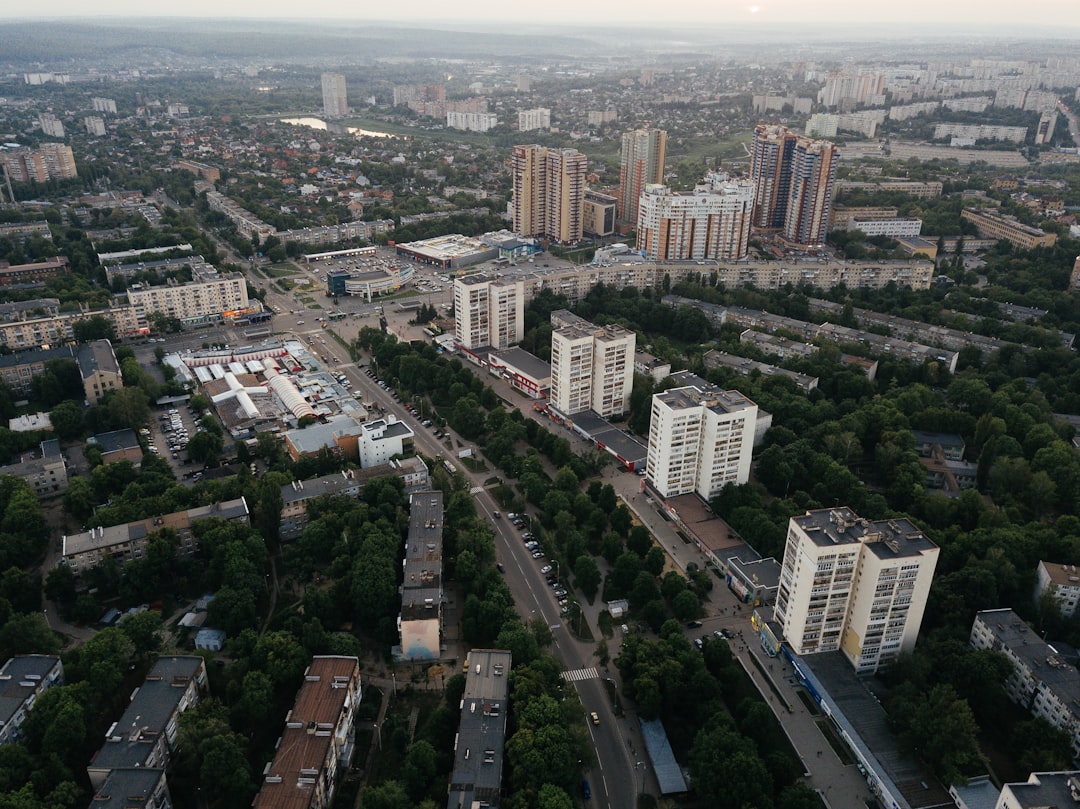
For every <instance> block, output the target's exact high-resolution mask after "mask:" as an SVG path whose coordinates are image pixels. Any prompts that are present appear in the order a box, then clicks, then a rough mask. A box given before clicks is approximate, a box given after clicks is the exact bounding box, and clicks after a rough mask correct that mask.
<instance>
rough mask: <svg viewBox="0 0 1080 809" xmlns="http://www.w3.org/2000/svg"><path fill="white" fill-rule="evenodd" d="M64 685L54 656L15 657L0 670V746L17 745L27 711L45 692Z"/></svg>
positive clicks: (59, 666) (60, 669) (58, 661)
mask: <svg viewBox="0 0 1080 809" xmlns="http://www.w3.org/2000/svg"><path fill="white" fill-rule="evenodd" d="M63 681H64V666H63V664H62V663H61V662H60V658H59V657H55V656H53V655H36V654H31V655H15V656H14V657H11V658H9V659H8V660H7V661H5V663H4V665H3V666H0V744H8V743H9V742H17V741H19V739H20V738H21V735H22V731H21V729H22V724H23V722H24V721H26V717H27V715H28V714H29V713H30V709H31V708H33V707H34V703H35V702H37V699H38V697H40V696H41V695H42V694H43V693H45V691H47V690H48V689H50V688H52V687H53V686H54V685H60V684H61V683H63Z"/></svg>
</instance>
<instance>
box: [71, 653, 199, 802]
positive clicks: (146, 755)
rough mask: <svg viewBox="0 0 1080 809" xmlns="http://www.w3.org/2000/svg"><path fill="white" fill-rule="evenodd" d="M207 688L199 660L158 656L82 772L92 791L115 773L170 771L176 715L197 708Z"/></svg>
mask: <svg viewBox="0 0 1080 809" xmlns="http://www.w3.org/2000/svg"><path fill="white" fill-rule="evenodd" d="M207 689H208V685H207V680H206V661H205V660H203V658H201V657H195V656H190V657H188V656H176V657H159V658H158V660H157V662H156V663H154V665H153V667H152V668H151V669H150V673H149V674H147V675H146V679H145V680H144V681H143V684H142V685H141V686H140V687H139V688H138V689H137V690H136V691H135V693H134V694H132V695H131V702H129V703H128V706H127V708H126V709H125V710H124V713H123V715H121V717H120V719H119V720H117V721H116V722H114V723H113V724H112V726H111V727H110V728H109V729H108V730H107V731H106V732H105V744H104V745H103V746H102V747H101V749H100V750H98V751H97V753H96V754H95V755H94V758H93V759H92V760H91V761H90V765H89V766H88V767H87V768H86V774H87V775H88V776H90V784H91V786H93V787H94V789H95V790H100V789H101V788H102V786H103V785H104V784H105V781H106V779H107V778H108V777H109V775H110V773H112V772H113V771H114V770H124V769H133V768H140V769H142V768H154V769H162V770H164V769H168V766H169V757H170V755H171V753H172V752H173V750H175V749H176V739H177V736H179V734H180V714H182V713H183V712H184V711H186V710H187V709H188V708H191V707H193V706H195V705H196V704H197V703H198V702H199V699H200V698H201V697H202V696H203V694H205V693H206V691H207Z"/></svg>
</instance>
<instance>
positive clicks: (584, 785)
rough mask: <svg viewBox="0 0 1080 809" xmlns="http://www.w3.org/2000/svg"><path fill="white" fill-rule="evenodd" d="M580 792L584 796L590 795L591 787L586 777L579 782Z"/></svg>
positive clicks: (589, 796)
mask: <svg viewBox="0 0 1080 809" xmlns="http://www.w3.org/2000/svg"><path fill="white" fill-rule="evenodd" d="M581 794H582V795H584V796H585V797H586V798H591V797H592V787H590V786H589V781H588V779H586V780H584V781H582V782H581Z"/></svg>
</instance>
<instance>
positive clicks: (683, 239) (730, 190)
mask: <svg viewBox="0 0 1080 809" xmlns="http://www.w3.org/2000/svg"><path fill="white" fill-rule="evenodd" d="M753 207H754V184H753V183H751V182H749V181H748V180H732V179H730V178H729V177H728V176H727V175H726V174H722V173H710V174H708V175H706V177H705V180H704V182H702V183H701V184H699V185H698V186H697V187H696V188H695V189H694V190H693V192H691V193H688V194H682V193H676V192H673V191H672V190H671V189H670V188H668V187H667V186H665V185H654V184H650V185H647V186H645V189H644V191H643V192H642V194H641V198H640V203H639V208H638V216H637V246H638V249H639V250H640V251H641V254H642V255H643V256H644V257H645V258H647V259H650V260H652V261H699V260H709V259H713V260H716V261H740V260H742V259H744V258H746V256H747V253H748V252H749V250H750V223H751V213H752V211H753Z"/></svg>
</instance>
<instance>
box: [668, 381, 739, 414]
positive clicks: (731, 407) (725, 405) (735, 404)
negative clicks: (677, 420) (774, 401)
mask: <svg viewBox="0 0 1080 809" xmlns="http://www.w3.org/2000/svg"><path fill="white" fill-rule="evenodd" d="M656 398H658V399H659V400H660V401H661V402H663V403H664V404H666V405H667V406H668V407H670V408H672V409H673V410H683V409H687V408H694V407H707V408H709V409H710V410H712V411H713V412H716V413H736V412H738V411H740V410H747V409H749V408H751V407H755V406H756V405H755V404H754V403H753V402H752V401H750V400H749V399H748V398H746V397H745V396H743V395H742V394H741V393H739V391H737V390H721V389H720V388H718V387H716V386H715V385H707V386H706V387H705V388H704V389H702V388H696V387H691V386H688V387H685V388H672V389H671V390H666V391H664V392H663V393H658V394H656Z"/></svg>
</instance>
